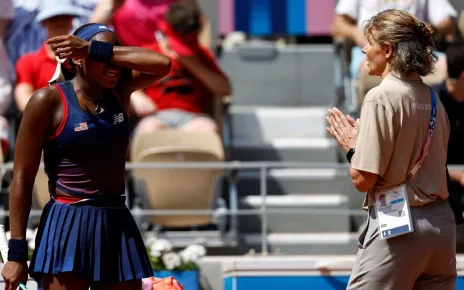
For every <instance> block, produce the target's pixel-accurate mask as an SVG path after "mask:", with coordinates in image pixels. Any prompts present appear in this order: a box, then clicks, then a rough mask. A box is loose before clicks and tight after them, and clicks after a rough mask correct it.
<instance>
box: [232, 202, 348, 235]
mask: <svg viewBox="0 0 464 290" xmlns="http://www.w3.org/2000/svg"><path fill="white" fill-rule="evenodd" d="M262 204H263V199H262V198H261V196H246V197H243V198H241V200H240V206H241V208H244V209H259V208H261V206H262ZM266 207H267V210H268V211H269V212H268V213H267V214H266V216H267V225H268V226H267V229H268V231H269V232H271V233H273V232H280V233H312V232H348V231H350V217H349V215H332V214H330V213H329V214H322V213H321V210H337V209H348V207H349V203H348V196H346V195H342V194H321V195H315V194H311V195H308V194H300V195H285V196H268V197H266ZM311 211H313V212H314V213H310V212H311ZM262 222H263V221H262V217H261V215H259V214H257V215H251V216H249V215H247V216H240V222H239V225H240V232H241V233H258V232H260V231H261V226H262Z"/></svg>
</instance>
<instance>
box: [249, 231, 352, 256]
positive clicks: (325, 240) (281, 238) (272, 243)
mask: <svg viewBox="0 0 464 290" xmlns="http://www.w3.org/2000/svg"><path fill="white" fill-rule="evenodd" d="M243 238H244V242H245V244H246V245H248V246H249V247H250V248H253V249H255V250H257V251H260V250H261V246H260V245H261V235H260V234H247V235H244V237H243ZM267 241H268V243H269V252H276V251H277V252H280V253H282V254H285V255H326V254H327V255H328V254H330V255H347V254H356V252H357V250H358V247H357V245H358V234H351V233H346V232H341V233H322V232H320V233H307V234H299V233H272V234H269V235H268V237H267Z"/></svg>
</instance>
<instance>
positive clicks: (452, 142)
mask: <svg viewBox="0 0 464 290" xmlns="http://www.w3.org/2000/svg"><path fill="white" fill-rule="evenodd" d="M446 59H447V66H448V77H447V79H446V80H445V82H443V83H442V84H440V85H439V86H437V87H436V88H434V89H435V91H436V92H437V93H438V95H439V96H440V100H441V102H442V103H443V105H444V107H445V109H446V112H447V114H448V119H449V122H450V127H451V132H450V138H449V141H448V158H447V163H448V164H464V151H463V148H464V43H462V42H461V43H453V44H450V45H449V47H448V49H447V51H446ZM450 178H451V180H452V181H453V182H454V183H457V184H459V185H460V186H461V187H464V171H450Z"/></svg>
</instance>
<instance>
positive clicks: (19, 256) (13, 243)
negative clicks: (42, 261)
mask: <svg viewBox="0 0 464 290" xmlns="http://www.w3.org/2000/svg"><path fill="white" fill-rule="evenodd" d="M28 252H29V249H28V247H27V241H26V240H9V241H8V261H16V262H24V261H27V258H28Z"/></svg>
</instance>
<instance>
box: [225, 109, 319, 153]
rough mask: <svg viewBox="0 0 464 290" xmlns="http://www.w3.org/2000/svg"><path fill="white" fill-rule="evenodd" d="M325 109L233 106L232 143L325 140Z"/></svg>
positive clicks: (256, 143) (231, 112) (231, 111)
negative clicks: (312, 138) (305, 139)
mask: <svg viewBox="0 0 464 290" xmlns="http://www.w3.org/2000/svg"><path fill="white" fill-rule="evenodd" d="M327 109H328V107H306V108H297V107H295V108H275V107H248V106H233V107H232V108H231V110H230V114H231V121H232V122H231V128H232V144H235V143H238V144H253V145H258V144H268V143H269V142H271V141H272V140H274V139H286V138H287V139H288V138H311V137H316V138H321V137H326V136H327V134H326V129H325V128H326V127H327V124H326V121H325V116H326V115H327Z"/></svg>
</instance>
